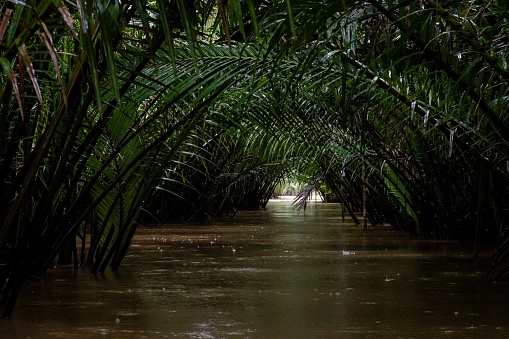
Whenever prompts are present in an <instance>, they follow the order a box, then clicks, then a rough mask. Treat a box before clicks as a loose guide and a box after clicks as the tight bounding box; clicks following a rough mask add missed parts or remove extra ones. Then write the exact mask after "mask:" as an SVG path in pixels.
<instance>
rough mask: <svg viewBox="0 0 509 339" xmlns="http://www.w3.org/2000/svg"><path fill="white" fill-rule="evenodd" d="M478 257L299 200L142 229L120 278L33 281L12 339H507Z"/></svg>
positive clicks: (496, 294)
mask: <svg viewBox="0 0 509 339" xmlns="http://www.w3.org/2000/svg"><path fill="white" fill-rule="evenodd" d="M471 258H472V249H471V247H468V246H464V245H460V244H458V243H457V242H432V241H425V240H419V239H415V238H413V237H411V236H408V235H405V234H401V233H398V232H395V231H393V230H392V229H390V228H387V227H378V228H371V229H370V230H369V233H368V234H367V235H365V234H364V232H363V230H362V227H361V226H355V225H354V224H353V223H352V222H351V221H350V220H347V221H345V222H342V221H341V215H340V208H339V206H338V205H335V204H319V203H317V204H309V205H308V208H307V210H306V213H305V214H303V213H300V214H297V213H296V212H295V211H294V210H293V209H292V208H291V206H290V203H289V201H284V200H283V201H271V202H270V203H269V205H268V206H267V209H266V210H261V211H256V212H241V213H239V214H237V216H236V217H235V218H233V219H231V218H224V219H222V220H218V221H217V220H216V221H209V222H206V223H200V224H183V225H172V226H167V227H144V228H140V229H139V230H138V231H137V234H136V236H135V238H134V240H133V244H132V247H131V249H130V252H129V255H128V256H127V257H126V259H125V260H124V262H123V264H122V266H121V268H120V272H118V273H112V272H108V273H106V274H104V275H99V276H93V275H90V274H88V273H86V271H85V270H79V271H77V272H74V271H73V270H72V268H54V269H52V270H50V271H49V272H48V276H47V277H46V278H45V279H44V280H43V281H41V282H27V283H26V284H25V286H24V289H23V291H22V295H21V296H20V299H19V302H18V304H17V307H16V309H15V312H14V316H13V318H12V319H10V320H1V321H0V337H1V338H94V337H107V338H338V337H341V338H380V337H387V338H398V337H400V338H430V337H446V338H478V337H483V336H489V337H492V338H503V337H509V317H508V316H507V314H506V311H507V305H509V293H507V292H508V285H507V284H506V283H499V284H495V283H492V282H490V281H489V280H487V279H486V278H485V276H484V272H483V270H484V269H485V268H484V267H476V265H475V264H474V261H473V260H472V259H471Z"/></svg>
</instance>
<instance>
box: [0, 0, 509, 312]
mask: <svg viewBox="0 0 509 339" xmlns="http://www.w3.org/2000/svg"><path fill="white" fill-rule="evenodd" d="M508 41H509V5H506V4H505V3H503V2H489V1H482V0H479V1H476V0H474V1H449V2H445V3H442V2H441V3H440V4H439V3H438V2H437V1H435V0H416V1H398V0H391V1H389V0H388V1H370V0H368V1H353V0H344V1H314V0H312V1H310V0H295V1H293V0H292V1H291V0H284V1H256V0H245V1H238V0H233V1H226V0H222V1H221V0H218V1H194V2H189V1H183V0H171V1H170V0H154V1H138V0H126V1H120V0H111V1H103V0H70V1H66V2H64V1H61V0H43V1H40V0H37V1H35V0H26V1H6V2H4V3H3V4H2V6H1V17H0V53H1V55H0V65H1V69H2V75H1V76H0V93H1V95H0V119H1V121H0V200H1V203H0V216H1V218H0V221H1V222H2V224H1V225H0V312H1V313H2V315H3V316H7V317H8V316H10V315H11V313H12V310H13V307H14V304H15V301H16V298H17V295H18V293H19V291H20V289H21V286H22V283H23V281H24V279H26V278H27V277H28V276H40V275H44V273H45V272H46V270H47V269H48V268H49V267H50V266H51V265H52V263H53V261H54V260H57V259H56V258H58V261H59V262H61V263H62V264H72V265H75V266H79V265H83V266H87V267H89V268H90V270H91V272H92V273H97V272H104V270H106V269H107V268H108V267H109V268H111V269H113V270H117V269H118V268H119V265H120V264H121V261H122V259H123V257H124V255H125V253H126V251H127V249H128V247H129V244H130V240H131V238H132V236H133V234H134V232H135V230H136V227H137V226H138V225H139V224H140V223H145V222H167V221H169V220H189V219H196V218H215V217H220V216H224V215H232V214H234V213H235V211H237V210H239V209H252V208H259V207H260V206H264V205H265V204H266V203H267V201H268V199H269V198H270V197H271V196H272V194H273V192H274V190H275V189H276V187H278V185H279V184H280V183H282V182H284V180H285V178H288V177H295V174H296V173H298V174H299V176H300V178H306V181H307V182H309V183H312V184H313V185H318V184H320V185H322V184H326V187H327V188H328V189H330V191H331V193H332V194H334V196H335V197H336V198H337V199H338V200H339V201H340V202H341V203H342V204H343V206H344V207H345V209H346V210H347V212H348V213H349V214H350V215H351V216H352V218H354V220H357V219H356V216H355V212H361V211H362V212H363V214H364V216H365V220H366V221H367V222H369V223H370V224H381V223H389V224H391V225H393V226H394V227H395V228H396V229H399V230H402V231H406V232H410V233H412V234H415V235H416V236H421V237H429V238H434V239H459V240H461V241H472V242H474V243H475V245H476V252H475V253H473V256H476V257H477V256H478V254H479V249H480V247H481V246H491V247H492V248H493V253H494V254H493V257H492V258H491V260H492V270H491V271H490V272H489V275H490V277H491V278H493V279H505V278H507V276H508V272H509V260H508V259H509V258H508V256H509V236H508V233H507V232H508V226H509V220H508V217H509V214H508V209H509V196H508V193H509V191H508V189H509V176H508V175H509V157H508V155H509V154H508V142H507V140H509V121H508V117H509V116H508V114H507V107H508V98H509V82H508V80H509V70H508V66H507V56H508V52H507V46H508V44H507V42H508Z"/></svg>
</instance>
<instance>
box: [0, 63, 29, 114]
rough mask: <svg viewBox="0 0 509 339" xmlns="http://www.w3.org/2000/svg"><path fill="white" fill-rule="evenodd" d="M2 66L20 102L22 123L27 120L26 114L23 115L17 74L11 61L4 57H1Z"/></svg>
mask: <svg viewBox="0 0 509 339" xmlns="http://www.w3.org/2000/svg"><path fill="white" fill-rule="evenodd" d="M0 65H1V66H2V69H3V70H4V73H5V75H7V76H8V77H9V80H11V83H12V88H13V90H14V94H15V95H16V99H17V100H18V105H19V112H20V115H21V121H24V120H25V117H24V114H23V101H22V100H21V94H20V92H19V87H18V81H17V79H16V74H15V73H14V70H13V69H12V67H11V64H10V62H9V60H7V59H6V58H4V57H0Z"/></svg>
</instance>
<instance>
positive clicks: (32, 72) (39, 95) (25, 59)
mask: <svg viewBox="0 0 509 339" xmlns="http://www.w3.org/2000/svg"><path fill="white" fill-rule="evenodd" d="M18 50H19V53H20V55H21V59H22V60H23V64H24V65H25V67H26V69H27V71H28V76H29V77H30V80H32V85H33V86H34V90H35V95H37V100H39V102H40V103H42V102H43V100H42V93H41V88H40V87H39V83H38V82H37V75H36V74H35V69H34V65H33V64H32V60H31V59H30V55H29V54H28V49H27V46H26V45H25V44H22V45H21V46H20V47H19V49H18Z"/></svg>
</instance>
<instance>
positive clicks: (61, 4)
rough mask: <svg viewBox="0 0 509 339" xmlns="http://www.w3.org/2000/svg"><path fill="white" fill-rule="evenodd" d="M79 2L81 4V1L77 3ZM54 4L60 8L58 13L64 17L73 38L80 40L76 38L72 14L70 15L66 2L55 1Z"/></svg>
mask: <svg viewBox="0 0 509 339" xmlns="http://www.w3.org/2000/svg"><path fill="white" fill-rule="evenodd" d="M77 2H79V1H77ZM53 4H54V5H55V6H56V7H57V8H58V11H59V12H60V14H61V15H62V18H64V21H65V23H66V25H67V27H69V30H70V31H71V34H72V36H73V38H74V39H75V40H78V38H77V36H76V32H75V30H74V22H73V19H72V17H71V13H69V10H68V9H67V7H66V6H65V4H64V2H63V1H62V0H53Z"/></svg>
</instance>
